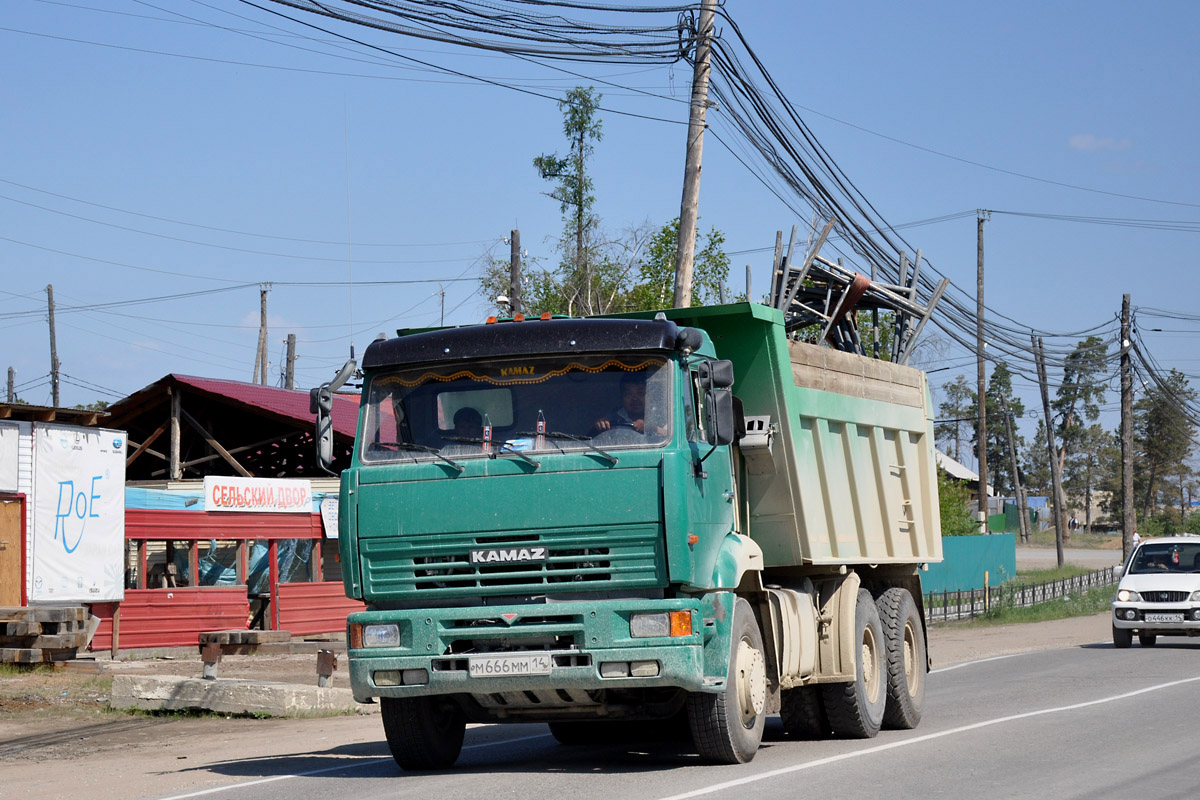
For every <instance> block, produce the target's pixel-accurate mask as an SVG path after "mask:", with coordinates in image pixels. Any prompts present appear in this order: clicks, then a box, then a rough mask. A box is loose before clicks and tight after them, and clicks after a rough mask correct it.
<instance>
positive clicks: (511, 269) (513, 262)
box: [508, 230, 525, 316]
mask: <svg viewBox="0 0 1200 800" xmlns="http://www.w3.org/2000/svg"><path fill="white" fill-rule="evenodd" d="M508 241H509V244H510V245H511V248H510V249H509V257H508V302H509V307H510V308H511V309H512V313H513V315H514V316H516V315H517V314H520V313H522V312H524V310H525V308H524V307H523V306H522V305H521V232H520V231H517V230H514V231H513V232H512V235H511V236H510V237H509V240H508Z"/></svg>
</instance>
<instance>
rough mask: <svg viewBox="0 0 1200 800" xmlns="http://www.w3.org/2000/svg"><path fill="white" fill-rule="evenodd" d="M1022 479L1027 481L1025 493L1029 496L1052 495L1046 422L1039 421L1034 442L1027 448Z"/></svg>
mask: <svg viewBox="0 0 1200 800" xmlns="http://www.w3.org/2000/svg"><path fill="white" fill-rule="evenodd" d="M1021 477H1022V478H1024V479H1025V484H1024V485H1025V491H1026V492H1027V493H1028V494H1030V495H1043V496H1048V495H1049V494H1050V492H1051V485H1050V484H1051V477H1050V458H1049V456H1048V454H1047V447H1046V421H1045V420H1042V419H1039V420H1038V422H1037V430H1036V431H1035V432H1034V434H1033V441H1032V442H1030V443H1029V446H1028V447H1026V448H1025V457H1024V461H1023V463H1022V464H1021Z"/></svg>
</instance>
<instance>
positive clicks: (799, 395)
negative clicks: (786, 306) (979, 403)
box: [746, 327, 942, 567]
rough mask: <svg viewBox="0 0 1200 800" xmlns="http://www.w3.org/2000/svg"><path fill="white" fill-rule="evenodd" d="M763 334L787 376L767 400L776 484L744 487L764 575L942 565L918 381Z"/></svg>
mask: <svg viewBox="0 0 1200 800" xmlns="http://www.w3.org/2000/svg"><path fill="white" fill-rule="evenodd" d="M772 333H773V334H774V336H772V337H771V338H774V339H775V341H774V342H773V344H774V347H771V348H769V349H771V350H774V351H775V352H776V353H781V352H782V351H784V349H785V348H786V353H787V358H788V361H789V362H790V367H791V368H790V375H789V374H788V372H789V370H787V368H786V366H785V365H784V364H782V363H781V364H779V367H780V369H779V370H778V373H777V374H779V377H780V378H781V380H780V382H779V384H777V385H776V386H775V387H772V388H773V391H771V392H770V394H771V395H773V398H771V399H772V400H774V401H775V403H772V405H775V404H778V406H779V407H777V408H775V409H774V410H773V413H772V415H771V416H772V422H773V423H774V424H775V425H776V426H777V435H776V437H775V440H774V443H773V447H772V451H773V452H772V459H771V461H772V462H773V467H774V473H773V474H772V473H768V474H751V473H750V471H749V470H748V474H747V475H746V490H747V494H748V497H747V500H748V511H749V514H748V516H749V520H748V522H749V525H748V528H749V533H750V536H751V537H752V538H753V539H754V540H755V541H756V542H758V543H759V545H760V546H761V547H762V549H763V553H764V556H765V558H766V562H767V565H768V566H769V567H770V566H776V567H778V566H792V565H800V564H817V565H821V564H872V565H875V564H879V565H882V564H903V563H924V562H930V561H940V560H941V558H942V545H941V541H942V540H941V521H940V519H939V516H938V500H937V474H936V467H935V462H934V458H933V432H932V419H933V418H932V414H931V413H930V408H929V392H928V388H927V385H926V379H925V374H924V373H923V372H921V371H920V370H917V369H913V368H911V367H904V366H900V365H897V364H891V363H888V362H884V361H878V360H876V359H871V358H865V357H862V356H856V355H851V354H848V353H842V352H840V351H837V350H832V349H830V348H827V347H820V346H816V345H811V344H802V343H797V342H790V341H787V340H786V339H784V337H783V336H782V331H781V330H779V328H778V327H776V330H775V331H773V332H772ZM785 376H786V377H785ZM788 377H790V379H791V380H790V381H788V380H787V379H786V378H788ZM763 399H765V398H763ZM746 413H747V414H751V415H753V414H756V413H762V411H759V410H756V409H755V408H752V407H749V406H748V407H747V409H746ZM760 472H761V470H760Z"/></svg>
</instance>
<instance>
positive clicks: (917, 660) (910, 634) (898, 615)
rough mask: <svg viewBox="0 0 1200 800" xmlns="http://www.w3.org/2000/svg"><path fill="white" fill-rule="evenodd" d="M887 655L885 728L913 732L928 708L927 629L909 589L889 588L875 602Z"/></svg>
mask: <svg viewBox="0 0 1200 800" xmlns="http://www.w3.org/2000/svg"><path fill="white" fill-rule="evenodd" d="M875 607H876V608H877V609H878V610H879V621H880V622H881V623H882V624H883V639H884V652H885V653H886V654H887V705H886V706H885V708H884V712H883V724H884V726H885V727H888V728H893V729H896V730H911V729H912V728H915V727H917V724H918V723H919V722H920V721H921V711H922V710H923V709H924V707H925V665H926V663H927V661H928V660H927V657H926V655H925V628H924V626H923V625H922V624H921V615H920V614H918V613H917V604H916V603H915V602H914V601H913V597H912V595H911V594H910V593H909V591H908V590H907V589H902V588H900V587H898V586H896V587H892V588H891V589H888V590H887V591H886V592H884V593H883V594H881V595H880V596H879V598H878V599H877V600H876V601H875Z"/></svg>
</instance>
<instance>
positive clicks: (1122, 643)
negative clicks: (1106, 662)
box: [1112, 625, 1133, 650]
mask: <svg viewBox="0 0 1200 800" xmlns="http://www.w3.org/2000/svg"><path fill="white" fill-rule="evenodd" d="M1112 632H1113V647H1115V648H1117V649H1118V650H1124V649H1125V648H1126V647H1129V646H1130V645H1131V644H1133V631H1130V630H1126V629H1124V628H1118V627H1117V626H1116V625H1113V626H1112Z"/></svg>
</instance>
